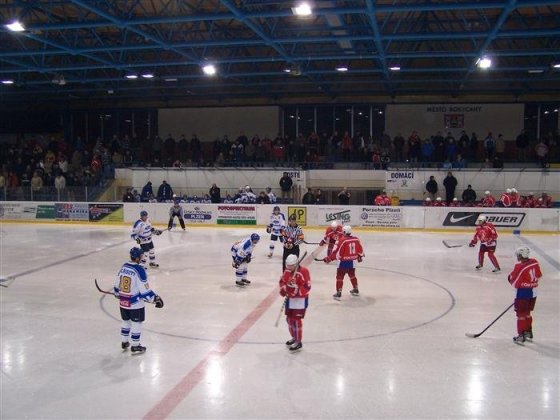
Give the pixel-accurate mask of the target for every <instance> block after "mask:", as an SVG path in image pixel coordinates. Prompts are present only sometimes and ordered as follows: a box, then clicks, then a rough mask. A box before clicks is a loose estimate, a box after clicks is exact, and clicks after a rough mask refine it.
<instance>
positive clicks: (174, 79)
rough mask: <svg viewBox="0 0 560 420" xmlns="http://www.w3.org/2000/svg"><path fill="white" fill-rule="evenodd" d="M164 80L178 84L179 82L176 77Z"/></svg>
mask: <svg viewBox="0 0 560 420" xmlns="http://www.w3.org/2000/svg"><path fill="white" fill-rule="evenodd" d="M164 80H165V81H166V82H176V81H177V78H176V77H170V78H167V79H164Z"/></svg>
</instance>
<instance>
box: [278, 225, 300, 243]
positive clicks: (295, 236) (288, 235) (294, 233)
mask: <svg viewBox="0 0 560 420" xmlns="http://www.w3.org/2000/svg"><path fill="white" fill-rule="evenodd" d="M282 236H284V242H286V240H287V239H291V240H292V241H293V244H294V245H299V244H301V243H302V242H303V231H302V230H301V228H300V227H299V226H298V225H295V226H289V225H288V226H286V227H284V230H282Z"/></svg>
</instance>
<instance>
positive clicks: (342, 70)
mask: <svg viewBox="0 0 560 420" xmlns="http://www.w3.org/2000/svg"><path fill="white" fill-rule="evenodd" d="M335 70H336V71H339V72H342V73H344V72H345V71H348V67H346V66H338V67H337V68H336V69H335Z"/></svg>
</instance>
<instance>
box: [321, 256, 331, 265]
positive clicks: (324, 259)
mask: <svg viewBox="0 0 560 420" xmlns="http://www.w3.org/2000/svg"><path fill="white" fill-rule="evenodd" d="M323 262H324V263H325V264H328V263H330V262H331V260H329V257H325V258H323Z"/></svg>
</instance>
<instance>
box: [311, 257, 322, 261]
mask: <svg viewBox="0 0 560 420" xmlns="http://www.w3.org/2000/svg"><path fill="white" fill-rule="evenodd" d="M313 261H324V260H323V258H317V257H313Z"/></svg>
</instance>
